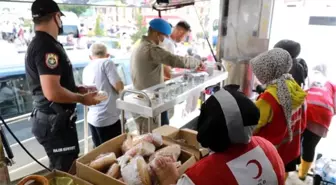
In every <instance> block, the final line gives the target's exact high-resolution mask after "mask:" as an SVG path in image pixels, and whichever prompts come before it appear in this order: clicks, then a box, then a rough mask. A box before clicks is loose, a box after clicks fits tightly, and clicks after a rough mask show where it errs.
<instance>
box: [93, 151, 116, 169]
mask: <svg viewBox="0 0 336 185" xmlns="http://www.w3.org/2000/svg"><path fill="white" fill-rule="evenodd" d="M115 162H117V157H116V155H115V154H114V153H113V152H111V153H107V154H102V155H99V156H98V157H97V158H96V159H95V160H93V161H92V162H91V163H90V164H89V166H90V167H91V168H93V169H96V170H98V171H104V170H105V169H107V168H109V167H110V166H111V165H112V164H113V163H115Z"/></svg>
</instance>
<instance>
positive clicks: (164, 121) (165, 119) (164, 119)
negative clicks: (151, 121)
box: [161, 111, 169, 126]
mask: <svg viewBox="0 0 336 185" xmlns="http://www.w3.org/2000/svg"><path fill="white" fill-rule="evenodd" d="M161 125H162V126H163V125H169V116H168V111H165V112H162V113H161Z"/></svg>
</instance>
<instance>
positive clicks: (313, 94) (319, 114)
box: [307, 82, 335, 128]
mask: <svg viewBox="0 0 336 185" xmlns="http://www.w3.org/2000/svg"><path fill="white" fill-rule="evenodd" d="M307 92H308V95H307V104H308V108H307V121H310V122H314V123H318V124H320V125H322V126H324V127H325V128H329V125H330V123H331V119H332V117H333V115H334V106H335V105H334V103H335V102H334V101H335V96H334V94H335V90H334V86H333V85H332V84H331V83H329V82H327V83H326V84H325V85H324V87H311V88H310V89H309V90H308V91H307Z"/></svg>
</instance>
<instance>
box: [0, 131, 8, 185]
mask: <svg viewBox="0 0 336 185" xmlns="http://www.w3.org/2000/svg"><path fill="white" fill-rule="evenodd" d="M0 129H1V128H0ZM0 185H10V178H9V173H8V168H7V161H6V156H5V152H4V148H3V144H2V140H1V137H0Z"/></svg>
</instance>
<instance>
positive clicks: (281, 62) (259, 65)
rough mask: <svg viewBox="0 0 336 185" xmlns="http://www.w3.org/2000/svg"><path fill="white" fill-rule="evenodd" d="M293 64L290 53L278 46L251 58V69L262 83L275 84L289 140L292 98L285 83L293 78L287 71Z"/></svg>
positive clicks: (291, 134)
mask: <svg viewBox="0 0 336 185" xmlns="http://www.w3.org/2000/svg"><path fill="white" fill-rule="evenodd" d="M292 64H293V61H292V57H291V55H290V54H289V53H288V52H287V51H285V50H283V49H280V48H274V49H272V50H269V51H267V52H264V53H262V54H260V55H258V56H257V57H255V58H253V59H252V60H251V65H252V70H253V73H254V74H255V76H256V77H257V78H258V80H259V81H260V82H261V83H262V84H266V85H273V84H275V85H277V96H278V99H279V103H280V105H281V107H282V109H283V110H284V114H285V117H286V122H287V128H288V131H289V132H288V133H289V137H290V140H292V137H293V132H292V129H291V115H292V99H291V96H290V92H289V90H288V87H287V85H286V80H289V79H290V80H293V77H292V75H290V74H289V73H288V72H289V70H290V69H291V67H292Z"/></svg>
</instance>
